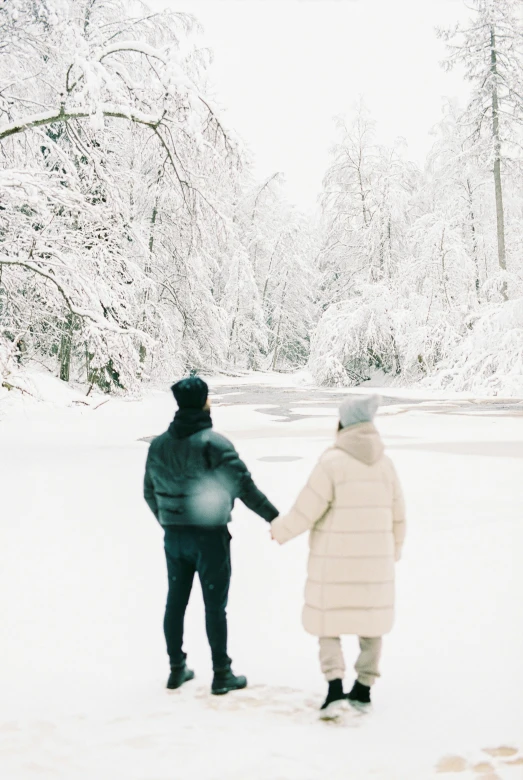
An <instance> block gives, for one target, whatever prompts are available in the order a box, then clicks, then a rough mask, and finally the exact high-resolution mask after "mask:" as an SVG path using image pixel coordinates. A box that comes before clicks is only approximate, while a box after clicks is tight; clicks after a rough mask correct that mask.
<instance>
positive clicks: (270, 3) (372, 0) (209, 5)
mask: <svg viewBox="0 0 523 780" xmlns="http://www.w3.org/2000/svg"><path fill="white" fill-rule="evenodd" d="M149 4H150V5H152V6H153V7H155V8H160V7H169V8H172V9H173V10H176V11H186V12H190V13H192V14H194V15H195V16H196V17H197V18H198V19H199V20H200V22H201V23H202V24H203V26H204V28H205V33H204V39H203V40H204V43H205V45H207V46H209V47H210V48H211V49H213V51H214V55H215V60H214V65H213V79H214V82H215V84H216V89H217V95H218V97H219V102H220V104H221V105H223V106H225V107H226V108H227V114H226V116H227V121H228V124H229V126H231V127H233V128H234V129H235V130H236V131H237V132H238V133H239V135H240V136H241V137H242V138H243V139H244V141H245V142H246V143H247V145H248V147H249V148H250V149H251V150H252V151H253V153H254V155H255V158H256V167H257V174H258V175H259V176H260V178H261V177H265V176H270V175H271V174H273V173H274V172H276V171H283V172H284V173H285V175H286V178H287V182H288V185H287V190H288V195H289V197H290V198H291V200H293V201H294V202H295V203H297V204H298V205H299V206H300V207H302V208H309V207H311V206H313V205H314V203H315V200H316V196H317V194H318V192H319V190H320V187H321V180H322V177H323V174H324V172H325V169H326V167H327V164H328V160H329V157H328V154H329V148H330V147H331V145H332V143H333V141H334V139H335V133H334V125H333V121H332V120H333V117H334V116H336V115H338V114H344V113H348V112H350V110H351V107H352V106H353V105H354V103H355V102H356V101H357V100H358V97H359V95H360V94H361V95H363V96H364V98H365V101H366V104H367V106H368V108H369V109H370V110H371V112H372V114H373V115H374V117H375V119H376V120H377V122H378V140H379V141H380V142H382V143H390V142H391V141H393V140H394V138H396V137H398V136H402V137H404V138H405V139H406V140H407V143H408V156H409V157H410V158H411V159H413V160H415V161H416V162H418V163H422V161H423V158H424V156H425V154H426V152H427V151H428V149H429V148H430V145H431V137H430V129H431V127H433V125H434V124H435V123H436V122H437V121H438V120H439V118H440V116H441V106H442V101H443V98H444V97H445V96H459V97H462V98H463V97H464V96H465V95H466V85H465V84H464V82H463V80H462V77H461V75H460V74H459V73H450V74H448V73H445V72H444V71H443V69H442V68H441V66H440V61H441V59H442V58H443V57H444V55H445V48H444V44H443V42H441V41H440V40H438V39H437V38H436V35H435V32H434V27H435V26H437V25H441V26H447V25H452V24H453V23H455V22H457V21H458V20H460V19H464V18H465V19H466V18H468V16H469V15H470V12H469V11H467V9H466V8H465V6H464V3H463V2H462V0H149Z"/></svg>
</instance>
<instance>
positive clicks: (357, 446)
mask: <svg viewBox="0 0 523 780" xmlns="http://www.w3.org/2000/svg"><path fill="white" fill-rule="evenodd" d="M334 446H335V447H336V448H337V449H339V450H343V451H344V452H346V453H347V454H348V455H352V457H353V458H356V460H360V461H361V462H362V463H366V464H367V466H372V465H373V464H374V463H376V462H377V461H378V460H379V459H380V458H381V456H382V455H383V452H384V449H385V448H384V446H383V442H382V440H381V436H380V435H379V433H378V431H377V429H376V426H375V425H374V424H373V423H360V424H359V425H351V426H350V428H343V429H342V430H341V431H339V432H338V435H337V436H336V443H335V445H334Z"/></svg>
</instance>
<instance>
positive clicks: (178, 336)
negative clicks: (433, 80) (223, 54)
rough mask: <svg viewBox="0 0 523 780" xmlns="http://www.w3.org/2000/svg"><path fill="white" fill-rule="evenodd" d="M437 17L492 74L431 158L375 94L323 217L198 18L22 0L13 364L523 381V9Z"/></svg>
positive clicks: (8, 360)
mask: <svg viewBox="0 0 523 780" xmlns="http://www.w3.org/2000/svg"><path fill="white" fill-rule="evenodd" d="M469 7H470V21H469V22H468V23H467V24H466V25H462V26H456V27H454V28H453V29H443V30H437V31H435V33H434V34H435V35H438V36H440V37H441V38H442V40H443V41H444V43H445V46H446V52H447V55H446V60H445V62H444V63H443V66H444V67H446V68H449V69H451V68H454V67H459V68H462V69H463V72H464V75H465V78H466V80H467V83H468V89H469V93H468V94H469V98H468V101H467V102H466V104H464V105H460V104H459V103H458V102H457V101H456V100H452V99H449V100H447V102H446V103H445V105H444V107H443V110H442V113H441V118H440V121H439V122H438V123H437V125H436V126H435V127H434V129H433V145H432V148H431V150H430V153H429V154H428V156H427V159H426V161H425V164H424V165H422V166H420V165H417V164H415V163H413V162H411V161H410V160H409V155H408V149H407V148H406V146H405V144H404V143H403V142H402V141H401V139H400V140H398V142H397V143H395V144H394V145H393V146H390V147H385V146H383V145H381V144H380V143H378V141H377V137H378V132H377V130H378V128H376V123H375V121H374V119H373V117H372V115H371V113H370V112H369V110H368V109H367V107H366V105H365V102H364V100H363V99H361V100H360V101H359V102H358V103H357V104H356V105H355V106H354V110H353V112H352V113H351V114H350V115H348V116H340V117H339V118H338V119H337V120H336V121H335V123H333V127H332V139H333V145H332V149H331V153H330V163H329V166H328V168H327V170H326V171H325V175H324V180H323V187H322V191H321V193H319V194H318V206H317V211H316V214H315V216H314V218H311V216H310V215H309V214H305V213H301V212H300V210H299V209H298V208H296V207H295V206H294V205H293V204H292V203H290V202H289V200H288V197H287V195H286V191H285V175H284V172H279V171H278V172H274V174H273V175H271V176H270V177H268V178H266V179H265V180H262V181H259V180H257V178H256V176H255V174H254V170H255V166H254V160H253V157H252V154H251V153H250V152H249V150H248V146H247V142H248V139H243V138H241V137H239V136H238V134H237V133H236V132H235V131H234V128H232V127H229V125H228V122H227V119H226V116H225V117H224V116H222V113H224V112H222V111H221V109H220V107H219V106H217V105H215V102H214V101H213V100H212V98H211V97H210V96H209V95H210V93H212V92H213V90H212V52H210V51H208V50H205V49H202V48H201V47H199V46H198V45H197V43H196V39H197V35H198V31H199V30H198V22H197V21H196V20H195V19H194V18H192V17H191V16H188V15H185V14H180V13H175V12H170V11H167V12H158V13H157V12H152V11H150V10H149V9H148V8H147V6H146V5H141V4H137V3H134V4H133V5H132V11H131V10H130V8H131V6H130V5H129V4H128V3H126V2H124V0H40V1H37V0H8V1H6V0H2V1H1V2H0V378H1V380H2V381H3V382H4V383H9V377H10V375H11V374H12V372H14V371H17V370H21V369H23V368H24V367H25V366H36V367H40V369H43V370H47V371H48V372H51V373H52V374H54V375H55V376H57V377H59V378H60V379H62V380H63V381H65V382H71V383H80V384H82V385H84V386H87V387H88V388H92V387H95V388H97V389H100V390H102V391H105V392H127V391H130V390H134V389H136V388H139V386H140V385H141V384H143V383H145V382H164V381H167V380H169V379H172V378H173V377H174V376H177V375H181V374H183V373H184V372H189V371H193V372H200V371H205V372H207V373H212V372H220V371H240V370H241V371H245V370H261V371H268V370H272V371H292V370H295V369H298V368H301V367H304V366H308V368H309V369H310V371H311V373H312V376H313V378H314V381H315V382H316V383H317V384H320V385H324V386H352V385H361V384H362V383H365V382H366V381H368V380H370V379H373V378H375V377H376V376H379V377H380V378H381V383H382V384H387V383H397V384H401V385H404V386H405V385H410V384H413V383H416V382H423V383H425V384H427V385H430V386H433V387H437V388H440V389H450V390H457V391H472V392H483V393H488V394H490V395H497V394H508V395H510V394H517V393H518V392H520V390H519V388H520V378H521V375H522V373H523V267H522V259H523V258H522V245H523V195H522V192H523V189H522V187H523V168H522V154H521V150H522V146H521V144H522V140H523V132H522V130H523V21H522V16H521V9H520V3H519V1H518V0H469Z"/></svg>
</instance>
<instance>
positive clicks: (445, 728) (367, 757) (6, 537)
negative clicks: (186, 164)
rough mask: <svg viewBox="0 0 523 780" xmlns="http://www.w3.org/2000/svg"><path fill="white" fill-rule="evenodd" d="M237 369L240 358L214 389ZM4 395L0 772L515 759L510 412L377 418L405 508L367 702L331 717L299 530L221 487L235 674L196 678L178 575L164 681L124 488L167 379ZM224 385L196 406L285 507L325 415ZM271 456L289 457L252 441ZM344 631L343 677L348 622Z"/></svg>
mask: <svg viewBox="0 0 523 780" xmlns="http://www.w3.org/2000/svg"><path fill="white" fill-rule="evenodd" d="M258 378H259V377H256V381H257V380H258ZM253 381H254V380H253V377H252V376H251V377H250V383H252V382H253ZM267 381H271V380H270V379H267ZM279 381H280V382H281V385H280V386H281V387H284V386H285V381H288V382H289V383H292V382H295V381H296V380H295V379H292V378H288V379H287V380H284V379H282V378H280V380H279ZM236 383H237V384H238V386H239V387H241V386H242V384H243V385H246V384H249V378H248V377H245V378H244V379H243V380H241V381H237V380H235V379H231V378H230V377H228V378H225V379H224V381H223V382H222V387H225V385H227V384H228V385H234V384H236ZM213 385H214V386H215V387H216V389H217V392H219V389H220V388H219V382H214V381H213ZM48 389H50V388H48ZM42 392H43V391H42ZM306 393H307V390H306V388H304V401H306V397H307V396H306ZM405 396H408V397H411V396H410V391H408V392H406V393H405ZM22 398H23V402H22V401H20V403H19V405H18V406H16V407H14V406H13V407H11V408H10V414H9V415H8V416H6V417H4V418H3V419H2V420H1V421H0V474H1V475H2V478H1V488H2V492H1V496H2V498H1V503H0V506H1V509H2V512H1V518H2V520H1V530H2V540H1V544H0V592H1V593H2V594H3V598H2V600H1V601H0V625H1V626H2V629H3V637H4V641H3V642H2V643H1V644H0V688H1V691H0V776H1V777H2V778H6V780H32V779H33V778H36V777H45V776H49V777H55V778H63V779H64V780H84V779H85V780H93V778H100V780H174V778H182V779H183V780H223V779H224V778H227V780H246V778H249V780H268V778H271V780H272V779H273V778H274V780H276V779H277V780H325V778H327V777H328V778H329V780H346V778H347V777H354V778H357V780H360V778H367V777H368V778H384V780H411V779H412V780H425V778H432V777H435V776H436V773H437V767H438V765H439V768H440V769H445V767H447V768H449V767H450V768H452V767H454V768H456V767H463V768H464V771H463V772H461V773H460V776H461V777H463V778H472V777H478V773H479V768H481V767H482V765H484V764H488V765H490V766H491V767H492V768H491V769H490V770H489V769H488V768H487V769H485V767H484V766H483V769H484V770H485V776H487V777H489V776H490V777H491V778H494V777H498V778H501V779H502V780H504V779H505V778H506V779H507V780H517V778H520V777H521V766H520V765H517V764H510V763H507V762H510V761H517V760H518V759H519V758H520V757H521V756H523V728H522V727H523V701H522V698H521V691H522V690H523V666H522V664H521V658H522V657H523V629H522V628H521V620H520V615H521V593H523V570H522V569H521V565H520V562H521V559H522V555H523V524H522V522H521V517H522V498H521V461H520V458H521V457H522V456H523V418H522V417H521V416H518V415H517V414H514V415H513V416H508V415H502V414H499V415H495V416H492V415H490V414H489V415H478V414H476V415H471V414H468V415H459V414H452V415H450V414H445V413H438V414H433V413H430V412H428V411H423V409H422V408H421V409H420V408H419V407H413V408H408V410H406V411H405V409H404V410H403V413H402V414H397V415H390V414H383V415H382V416H380V417H379V419H378V426H379V427H380V429H381V431H382V433H383V434H384V437H385V440H386V443H387V445H388V448H389V452H390V454H391V456H392V457H393V458H394V461H395V463H396V464H397V467H398V470H399V472H400V475H401V477H402V480H403V482H404V486H405V492H406V496H407V501H408V510H409V535H408V539H407V544H406V547H405V551H404V556H403V560H402V561H401V563H400V564H399V565H398V597H397V606H398V617H397V623H396V627H395V629H394V631H393V633H392V634H390V635H389V636H388V637H387V638H386V641H385V646H384V657H383V665H382V679H381V680H380V681H379V682H378V683H377V685H376V688H375V693H374V705H373V711H372V712H371V713H369V714H367V715H361V714H359V713H355V712H349V713H348V714H347V717H346V719H345V720H344V721H343V722H342V723H340V724H331V725H329V724H324V723H320V722H319V721H318V719H317V708H318V706H319V704H320V703H321V701H322V696H323V695H324V682H323V680H322V678H321V674H320V671H319V667H318V660H317V646H316V640H315V639H314V638H312V637H309V636H308V635H306V634H305V633H304V631H303V629H302V627H301V622H300V611H301V606H302V591H303V585H304V576H305V561H306V552H307V546H306V539H305V538H301V539H299V540H297V541H295V542H293V543H291V544H289V545H287V546H286V547H283V548H280V547H278V546H277V545H275V544H274V543H272V542H271V541H270V539H269V534H268V529H267V527H266V525H265V524H264V523H263V522H262V521H261V520H259V519H257V518H256V517H254V516H253V515H251V514H250V513H249V512H248V511H247V510H246V509H244V508H243V507H241V506H238V508H237V509H236V510H235V521H234V523H233V525H232V529H231V530H232V533H233V536H234V539H233V569H234V574H233V584H232V590H231V600H230V608H229V616H230V649H231V653H232V655H233V657H234V660H235V669H236V670H237V671H238V673H245V674H247V675H248V677H249V682H250V687H249V688H248V689H247V690H246V691H245V692H241V693H238V694H231V695H229V696H227V697H224V698H220V699H218V698H213V697H211V696H210V695H209V685H210V680H211V670H210V656H209V650H208V647H207V643H206V640H205V634H204V623H203V607H202V603H201V595H200V593H199V589H198V588H196V589H195V592H194V594H193V597H192V600H191V603H190V606H189V611H188V615H187V621H186V639H187V641H186V649H187V650H188V652H189V659H190V663H191V666H192V667H193V668H194V669H195V671H196V675H197V677H196V679H195V681H194V682H193V683H190V684H188V685H187V686H185V687H184V688H183V689H182V690H181V691H179V692H175V693H173V694H169V693H167V691H166V690H165V688H164V685H165V681H166V678H167V672H168V669H167V659H166V656H165V651H164V644H163V636H162V616H163V606H164V601H165V595H166V575H165V565H164V559H163V550H162V534H161V530H160V528H159V527H158V526H157V525H156V523H155V521H154V519H153V517H152V515H150V513H149V510H148V509H147V507H146V505H145V504H144V502H143V500H142V497H141V480H142V472H143V466H144V461H145V457H146V453H147V445H146V444H145V443H144V442H141V441H139V439H140V438H143V437H147V436H151V435H153V434H156V433H159V432H161V431H162V430H164V429H165V427H166V425H167V424H168V422H169V420H170V417H171V415H172V412H173V402H172V398H171V397H170V396H169V394H167V393H164V392H160V391H157V392H154V393H150V394H149V395H148V396H147V397H146V398H144V399H143V400H142V401H135V402H130V401H127V400H123V399H120V400H118V399H112V400H110V401H109V402H108V403H107V404H105V405H104V406H101V407H100V406H99V407H98V408H97V409H96V410H95V409H94V407H93V408H88V407H84V406H82V405H70V403H69V402H67V403H66V399H65V400H64V399H62V400H63V403H60V404H58V403H57V404H54V405H53V404H51V403H49V401H47V402H46V403H40V404H37V403H36V402H35V401H34V399H32V398H27V397H26V396H22ZM233 400H234V397H230V398H228V399H226V398H225V397H222V398H219V397H217V398H216V402H215V408H214V419H215V425H216V427H217V429H218V430H220V431H222V432H223V433H225V434H227V433H229V434H230V435H231V436H232V438H233V439H234V441H235V442H236V443H237V445H238V448H239V449H240V452H241V454H242V456H244V457H245V459H246V461H247V463H248V465H249V467H250V468H251V470H252V472H253V474H254V476H255V478H256V480H257V482H258V483H259V485H260V487H261V488H262V489H264V490H266V491H267V493H268V494H269V496H270V498H271V499H272V500H273V501H274V502H275V503H276V504H277V505H278V506H279V507H280V508H281V509H282V510H285V509H287V508H288V507H289V505H290V503H291V502H292V501H293V499H294V497H295V495H296V492H297V490H298V489H299V488H300V487H301V485H302V484H303V482H304V480H305V479H306V477H307V475H308V473H309V471H310V469H311V468H312V465H313V463H314V462H315V459H316V457H317V456H318V454H319V453H320V452H321V451H322V450H323V449H324V448H325V447H326V446H328V444H329V442H330V441H331V438H332V434H333V430H334V428H335V423H336V420H335V417H334V416H333V415H326V414H325V409H320V410H319V411H321V414H319V415H318V416H314V417H307V418H306V419H297V420H293V421H292V422H283V421H281V420H280V418H278V417H277V416H273V415H272V414H271V415H267V414H265V413H263V412H260V411H257V410H258V409H260V406H258V405H257V406H256V407H253V406H238V405H233V404H231V405H225V401H227V403H229V401H233ZM68 404H69V405H68ZM304 408H305V409H306V410H307V413H311V414H314V415H316V414H317V412H318V409H317V406H316V402H310V403H309V406H308V407H307V406H306V404H304V405H300V406H299V408H298V407H296V411H299V413H300V414H303V413H304ZM275 456H282V457H283V456H289V457H290V456H292V457H295V458H296V460H293V461H289V462H285V463H278V462H273V461H266V460H260V459H261V458H267V457H275ZM345 648H346V654H347V662H348V667H349V672H348V675H347V681H346V682H347V684H350V682H351V681H352V669H351V665H352V663H353V661H354V660H355V654H356V644H355V640H354V638H350V637H348V638H347V639H346V641H345ZM502 747H506V748H513V751H512V752H511V751H500V750H498V748H502ZM487 749H488V750H494V751H495V752H496V753H497V754H496V755H494V756H492V755H489V754H488V753H486V752H484V751H485V750H487ZM519 751H522V752H521V753H520V752H519ZM448 757H454V758H453V760H452V761H451V760H450V759H448ZM447 759H448V760H447ZM473 767H476V769H477V771H475V770H474V769H473ZM489 772H490V774H489ZM438 776H439V774H438ZM451 776H453V775H451Z"/></svg>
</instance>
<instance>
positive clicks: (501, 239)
mask: <svg viewBox="0 0 523 780" xmlns="http://www.w3.org/2000/svg"><path fill="white" fill-rule="evenodd" d="M490 73H491V77H492V139H493V143H494V189H495V193H496V223H497V234H498V262H499V267H500V269H501V270H502V271H506V270H507V259H506V250H505V214H504V211H503V188H502V184H501V138H500V134H499V96H498V83H497V78H498V63H497V52H496V33H495V30H494V27H491V28H490ZM501 294H502V295H503V299H504V300H505V301H506V300H508V295H507V283H506V281H504V282H503V286H502V288H501Z"/></svg>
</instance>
